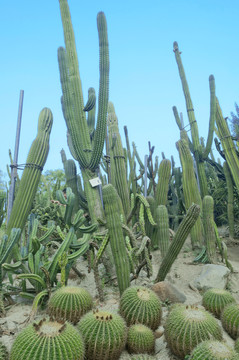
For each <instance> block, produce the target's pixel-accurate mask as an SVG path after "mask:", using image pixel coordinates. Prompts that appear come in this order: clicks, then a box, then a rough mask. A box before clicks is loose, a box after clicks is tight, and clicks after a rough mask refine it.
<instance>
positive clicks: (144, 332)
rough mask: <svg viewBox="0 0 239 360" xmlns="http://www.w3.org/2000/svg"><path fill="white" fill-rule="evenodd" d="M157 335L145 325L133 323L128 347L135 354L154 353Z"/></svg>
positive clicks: (129, 332) (129, 331)
mask: <svg viewBox="0 0 239 360" xmlns="http://www.w3.org/2000/svg"><path fill="white" fill-rule="evenodd" d="M154 347H155V337H154V333H153V331H152V330H151V329H150V328H149V327H147V326H145V325H143V324H135V325H131V326H130V327H129V330H128V338H127V349H128V351H129V353H133V354H143V353H147V354H153V353H154Z"/></svg>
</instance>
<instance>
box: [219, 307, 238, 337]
mask: <svg viewBox="0 0 239 360" xmlns="http://www.w3.org/2000/svg"><path fill="white" fill-rule="evenodd" d="M221 321H222V326H223V328H224V329H225V330H226V332H227V333H228V334H229V335H230V336H231V337H232V338H233V339H237V338H238V337H239V304H236V303H231V304H228V305H227V306H226V307H225V308H224V310H223V312H222V315H221Z"/></svg>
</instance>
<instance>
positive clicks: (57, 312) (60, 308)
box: [48, 286, 93, 324]
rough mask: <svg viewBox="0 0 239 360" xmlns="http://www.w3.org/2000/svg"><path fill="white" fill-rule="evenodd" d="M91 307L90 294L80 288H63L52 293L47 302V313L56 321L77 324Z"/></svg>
mask: <svg viewBox="0 0 239 360" xmlns="http://www.w3.org/2000/svg"><path fill="white" fill-rule="evenodd" d="M92 307H93V299H92V296H91V295H90V293H89V292H88V291H87V290H86V289H84V288H81V287H76V286H63V287H62V288H60V289H58V290H57V291H56V292H54V293H53V295H52V296H51V298H50V300H49V302H48V313H49V315H50V316H51V317H54V319H56V320H57V321H62V320H63V321H66V320H67V321H69V322H71V323H73V324H76V323H78V321H79V320H80V318H81V317H82V316H83V315H84V314H85V313H86V312H88V311H90V310H91V309H92Z"/></svg>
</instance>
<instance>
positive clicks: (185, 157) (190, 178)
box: [176, 139, 203, 248]
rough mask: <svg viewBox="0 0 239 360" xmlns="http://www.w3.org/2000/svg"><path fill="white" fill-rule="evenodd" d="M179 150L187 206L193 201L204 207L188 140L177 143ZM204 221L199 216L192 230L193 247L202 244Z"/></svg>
mask: <svg viewBox="0 0 239 360" xmlns="http://www.w3.org/2000/svg"><path fill="white" fill-rule="evenodd" d="M176 146H177V149H178V151H179V157H180V162H181V165H182V184H183V194H184V200H185V207H186V209H189V207H190V206H191V205H192V203H195V204H198V205H199V206H200V208H202V200H201V196H200V192H199V189H198V185H197V180H196V176H195V172H194V166H193V158H192V156H191V154H190V150H189V147H188V144H187V142H186V140H184V139H181V140H179V141H178V142H177V143H176ZM202 230H203V229H202V222H201V219H200V218H198V220H197V221H196V224H195V226H194V227H193V228H192V230H191V233H190V235H191V243H192V247H193V248H194V247H195V246H198V245H201V244H202Z"/></svg>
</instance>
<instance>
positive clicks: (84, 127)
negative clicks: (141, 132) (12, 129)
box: [58, 0, 109, 222]
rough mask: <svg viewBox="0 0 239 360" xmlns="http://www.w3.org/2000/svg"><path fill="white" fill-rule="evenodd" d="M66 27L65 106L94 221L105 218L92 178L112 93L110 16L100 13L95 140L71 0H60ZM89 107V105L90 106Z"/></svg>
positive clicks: (62, 54) (62, 53) (61, 56)
mask: <svg viewBox="0 0 239 360" xmlns="http://www.w3.org/2000/svg"><path fill="white" fill-rule="evenodd" d="M59 2H60V10H61V18H62V24H63V29H64V38H65V46H66V49H64V48H62V47H60V48H59V49H58V62H59V70H60V79H61V86H62V92H63V98H62V103H63V109H64V117H65V121H66V125H67V129H68V132H69V135H70V138H71V142H72V146H73V149H74V156H75V157H76V159H77V161H78V162H79V165H80V168H81V171H82V177H83V181H84V190H85V195H86V199H87V203H88V208H89V212H90V216H91V219H92V221H93V222H95V221H96V219H97V218H99V217H100V218H103V209H102V204H101V200H100V195H99V192H98V188H97V187H92V186H91V185H90V183H89V181H90V180H91V179H92V178H95V177H96V176H97V168H98V166H99V163H100V159H101V156H102V151H103V147H104V141H105V135H106V116H107V107H108V96H109V50H108V36H107V24H106V18H105V15H104V13H103V12H99V13H98V15H97V26H98V34H99V48H100V84H99V98H98V117H97V124H96V129H95V132H94V141H93V142H91V130H90V129H89V127H88V124H87V120H86V115H85V111H84V101H83V93H82V86H81V79H80V74H79V65H78V58H77V53H76V47H75V37H74V31H73V27H72V23H71V16H70V11H69V7H68V3H67V0H59ZM88 110H89V109H88Z"/></svg>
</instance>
